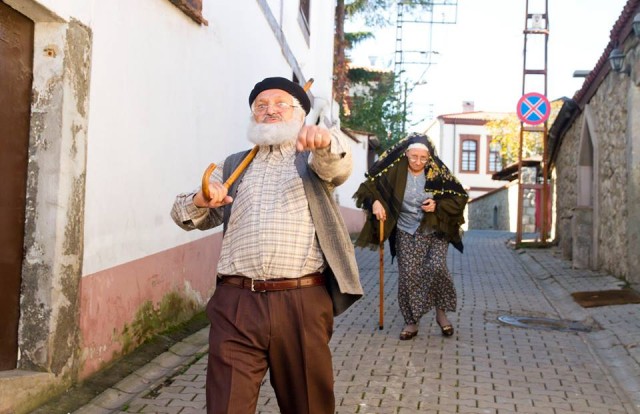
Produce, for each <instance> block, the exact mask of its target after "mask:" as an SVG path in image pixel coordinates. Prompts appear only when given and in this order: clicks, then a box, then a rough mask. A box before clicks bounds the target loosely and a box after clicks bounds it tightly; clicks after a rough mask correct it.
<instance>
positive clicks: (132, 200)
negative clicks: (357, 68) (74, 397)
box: [0, 0, 366, 412]
mask: <svg viewBox="0 0 640 414" xmlns="http://www.w3.org/2000/svg"><path fill="white" fill-rule="evenodd" d="M334 8H335V2H308V1H301V2H297V1H296V2H291V1H284V0H239V1H227V2H213V1H210V0H190V1H178V0H136V1H127V0H110V1H100V0H86V1H81V2H78V1H72V0H2V1H0V29H2V30H0V40H2V41H0V61H1V62H2V65H0V90H1V91H2V101H1V102H2V105H0V106H1V107H2V109H0V145H1V146H2V147H1V148H0V154H2V155H1V157H2V159H1V160H0V161H2V162H0V165H2V167H1V168H2V174H3V177H6V179H3V181H5V184H3V185H4V187H2V191H1V193H2V195H1V197H3V198H2V204H1V205H2V209H3V210H2V212H1V214H0V217H2V218H3V219H4V218H5V217H9V216H10V217H11V218H10V219H9V218H7V219H6V220H7V221H6V223H3V225H2V227H3V237H2V239H0V241H1V243H2V250H3V251H5V252H8V253H7V254H6V255H5V256H4V257H3V258H1V259H0V260H1V262H0V265H1V266H2V267H1V269H2V272H3V277H5V274H6V275H7V276H6V278H5V279H3V288H2V290H0V304H1V305H0V306H2V308H1V309H0V314H2V316H1V317H0V329H1V331H0V370H1V372H0V374H1V375H0V377H1V381H2V386H0V412H14V411H16V412H27V411H28V410H29V409H30V408H33V407H34V406H36V405H37V404H39V403H40V402H41V401H42V400H43V399H46V398H48V397H50V396H52V395H54V394H55V393H58V392H61V391H62V390H64V389H65V388H67V387H68V386H69V385H70V384H72V383H74V382H76V381H78V380H81V379H83V378H86V377H88V376H89V375H91V374H93V373H95V372H96V371H98V370H99V369H101V368H102V367H104V366H106V365H107V364H109V363H110V362H111V361H113V360H114V359H115V358H118V357H119V356H121V355H123V354H125V353H127V352H129V351H130V350H132V349H133V348H135V347H136V346H137V345H138V344H139V343H141V342H142V341H144V340H145V339H147V338H148V337H149V336H150V335H153V334H154V333H155V332H157V331H158V330H160V329H163V328H166V327H168V326H170V325H171V324H175V323H179V322H180V321H183V320H186V319H188V318H189V317H191V316H192V315H193V314H194V313H195V312H197V311H199V310H201V309H202V308H203V306H204V304H205V303H206V301H207V300H208V298H209V297H210V295H211V294H212V292H213V289H214V283H215V269H216V263H217V259H218V251H219V247H220V244H221V233H220V231H219V230H217V229H216V230H211V231H209V232H189V233H187V232H184V231H182V230H181V229H179V228H178V227H177V226H175V225H174V224H173V222H172V221H171V218H170V216H169V211H170V209H171V205H172V203H173V200H174V198H175V196H176V195H177V194H178V193H180V192H184V191H189V190H191V189H194V188H196V187H197V186H198V184H199V182H200V177H201V176H202V173H203V171H204V169H205V168H206V167H207V166H208V165H209V163H211V162H220V161H221V160H222V159H223V158H224V156H226V155H227V154H230V153H232V152H236V151H241V150H245V149H249V148H251V146H252V144H251V143H249V142H248V141H247V140H246V139H245V136H246V134H245V132H246V128H247V125H248V120H249V117H250V115H251V114H250V111H249V105H248V99H247V98H248V95H249V92H250V90H251V89H252V88H253V85H254V84H255V83H256V82H258V81H259V80H261V79H263V78H264V77H268V76H283V77H286V78H289V79H294V80H297V81H298V82H300V83H301V84H303V83H304V82H306V81H307V80H309V79H311V78H313V79H314V80H315V82H314V83H313V86H312V88H311V91H310V95H311V98H312V102H313V109H312V112H311V114H310V115H309V117H308V122H310V123H317V122H322V123H324V124H325V125H328V126H332V125H333V126H336V124H337V122H338V119H337V113H338V110H337V108H336V105H335V103H334V101H333V99H332V66H333V28H334V27H333V26H334V12H335V10H334ZM353 142H354V151H365V153H366V149H360V148H361V147H362V143H360V142H358V141H357V140H354V141H353ZM363 168H364V167H363ZM354 174H356V173H355V172H354ZM361 174H363V172H361V173H359V175H361ZM340 191H342V190H338V192H337V195H336V197H337V198H339V200H341V201H342V200H345V201H347V200H350V197H351V194H348V193H345V194H342V193H340ZM346 191H350V190H346ZM5 229H6V230H5ZM12 410H14V411H12Z"/></svg>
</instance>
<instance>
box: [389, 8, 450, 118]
mask: <svg viewBox="0 0 640 414" xmlns="http://www.w3.org/2000/svg"><path fill="white" fill-rule="evenodd" d="M457 13H458V0H400V1H398V3H397V17H396V44H395V48H396V49H395V58H394V70H393V71H394V74H395V90H396V93H397V94H398V96H403V97H404V99H403V100H404V106H405V114H406V104H407V103H406V101H407V96H408V94H409V93H410V92H411V91H412V90H413V88H414V87H415V86H417V85H420V84H423V83H425V79H424V78H425V75H426V72H427V70H428V69H429V67H430V66H431V65H432V64H433V55H434V54H437V53H438V52H435V51H434V50H432V37H433V36H432V34H433V25H434V24H455V23H456V21H457ZM407 27H411V28H416V27H420V30H419V31H418V33H419V35H418V39H411V40H417V43H418V45H417V46H416V47H412V48H411V49H407V48H406V42H404V36H405V28H407ZM423 28H424V29H423ZM410 67H411V69H413V68H415V69H416V70H415V71H414V72H411V73H410V70H409V69H410ZM403 130H404V127H403Z"/></svg>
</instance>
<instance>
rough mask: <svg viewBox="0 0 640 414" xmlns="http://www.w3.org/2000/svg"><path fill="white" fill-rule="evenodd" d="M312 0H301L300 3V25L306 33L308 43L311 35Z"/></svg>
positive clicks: (304, 33) (303, 32)
mask: <svg viewBox="0 0 640 414" xmlns="http://www.w3.org/2000/svg"><path fill="white" fill-rule="evenodd" d="M310 22H311V0H299V3H298V25H299V26H300V30H301V31H302V34H303V35H304V38H305V40H306V41H307V45H308V44H309V37H310V36H311V25H310Z"/></svg>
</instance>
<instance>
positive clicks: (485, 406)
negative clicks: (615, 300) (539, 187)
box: [76, 231, 640, 414]
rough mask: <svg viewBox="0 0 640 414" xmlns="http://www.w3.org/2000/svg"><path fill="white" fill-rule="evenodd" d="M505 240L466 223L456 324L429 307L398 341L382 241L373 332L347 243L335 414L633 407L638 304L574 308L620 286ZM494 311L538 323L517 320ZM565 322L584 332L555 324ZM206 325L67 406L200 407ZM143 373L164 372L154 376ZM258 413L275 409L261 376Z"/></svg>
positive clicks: (371, 310)
mask: <svg viewBox="0 0 640 414" xmlns="http://www.w3.org/2000/svg"><path fill="white" fill-rule="evenodd" d="M512 236H513V235H512V234H511V233H505V232H491V231H469V232H467V233H466V235H465V239H464V240H465V253H464V254H460V253H458V252H457V251H455V250H454V249H452V248H450V249H449V269H450V270H451V272H452V274H453V277H454V280H455V284H456V287H457V289H458V311H457V313H455V314H450V315H449V317H450V319H451V321H452V322H453V324H454V326H455V328H456V332H455V335H454V336H453V337H448V338H447V337H443V336H442V335H441V334H440V330H439V327H438V325H437V324H436V323H435V320H434V313H433V312H431V313H430V314H428V315H426V316H425V317H424V318H423V319H422V321H421V323H420V331H419V334H418V336H417V337H416V338H414V339H413V340H410V341H400V340H399V339H398V334H399V333H400V330H401V329H402V327H403V320H402V317H401V315H400V313H399V310H398V305H397V300H396V294H397V267H396V264H395V263H393V264H392V263H391V257H390V256H389V255H388V248H387V249H385V252H386V254H387V256H386V258H385V298H386V299H385V313H384V328H383V329H382V330H380V329H379V327H378V320H379V319H378V318H379V307H378V306H379V298H378V289H379V284H378V283H379V268H378V263H379V256H378V252H377V251H369V250H359V249H358V250H357V255H358V263H359V266H360V271H361V278H362V281H363V285H364V287H365V292H366V296H365V297H364V298H363V299H362V300H360V301H359V302H358V303H356V305H354V306H353V307H352V308H351V309H350V310H349V311H347V312H346V313H345V314H344V315H342V316H340V317H338V318H336V324H335V333H334V335H333V339H332V341H331V346H332V349H333V355H334V371H335V394H336V402H337V408H336V412H338V413H416V412H424V413H441V414H445V413H537V414H546V413H549V414H561V413H594V414H596V413H597V414H601V413H637V412H640V409H639V407H640V386H639V383H640V365H639V364H638V362H639V361H640V347H638V343H639V342H640V305H637V304H635V305H619V306H607V307H600V308H582V307H580V306H579V305H578V304H576V303H575V302H574V301H573V299H572V298H571V296H570V293H571V292H572V291H578V290H601V289H615V288H619V287H620V285H621V284H620V282H619V281H618V280H617V279H615V278H613V277H611V276H608V275H605V274H599V273H595V272H590V271H578V270H574V269H571V267H570V265H569V263H568V262H566V261H563V260H561V259H559V258H558V256H557V252H556V250H554V249H553V248H552V249H526V250H514V249H512V248H511V247H509V246H508V243H507V242H508V240H509V238H510V237H512ZM501 317H507V318H511V319H513V318H517V317H529V318H544V319H541V320H542V321H547V322H548V323H547V324H546V325H545V324H540V325H536V326H528V327H526V326H525V327H519V326H513V325H511V324H506V323H503V322H502V321H501V320H500V319H499V318H501ZM570 321H577V322H579V323H580V324H579V325H578V327H579V328H580V329H584V330H585V331H582V330H580V329H578V330H576V329H575V328H576V326H573V325H570V324H569V325H566V324H564V322H570ZM572 328H574V329H572ZM206 331H207V330H206V329H203V330H202V331H200V332H199V333H197V334H196V335H194V336H193V337H192V338H190V339H189V340H188V341H187V342H186V343H185V344H182V348H179V347H174V348H175V349H172V351H171V352H167V353H165V354H163V355H161V356H160V357H158V358H157V359H156V360H154V361H153V362H152V364H149V366H147V367H145V368H144V369H143V370H140V372H137V373H136V374H135V376H132V377H129V378H128V379H126V380H124V381H123V382H121V383H120V384H117V385H116V386H114V387H113V388H112V389H110V390H107V391H106V392H105V393H104V394H103V395H101V396H99V397H97V398H96V399H95V400H94V401H93V402H92V403H91V404H89V405H87V406H85V407H84V408H82V409H80V410H78V411H76V413H92V414H93V413H112V412H116V413H117V412H126V413H134V412H135V413H180V414H186V413H204V406H205V396H204V381H205V369H206V354H202V352H204V351H205V350H206V340H207V332H206ZM181 349H182V350H184V351H185V352H184V353H183V352H181V351H180V350H181ZM181 353H182V355H180V354H181ZM187 354H189V355H190V358H188V357H187ZM172 361H173V362H174V363H172ZM175 361H182V362H181V363H182V364H183V365H179V364H178V366H177V367H175V365H176V364H175ZM189 361H191V362H193V363H192V364H191V365H189V364H187V362H189ZM185 364H186V365H185ZM170 366H174V368H173V369H170V368H169V367H170ZM154 369H155V371H158V370H160V371H162V369H164V370H165V371H167V372H171V374H170V375H167V376H165V377H158V376H155V377H154V376H153V373H154ZM145 378H147V380H146V381H145V380H144V379H145ZM149 378H151V379H149ZM126 381H129V382H128V383H127V382H126ZM140 384H143V385H142V386H141V385H140ZM258 412H260V413H278V412H279V410H278V406H277V402H276V400H275V396H274V394H273V390H272V389H271V387H270V385H269V381H268V379H265V382H264V386H263V388H262V391H261V396H260V400H259V403H258Z"/></svg>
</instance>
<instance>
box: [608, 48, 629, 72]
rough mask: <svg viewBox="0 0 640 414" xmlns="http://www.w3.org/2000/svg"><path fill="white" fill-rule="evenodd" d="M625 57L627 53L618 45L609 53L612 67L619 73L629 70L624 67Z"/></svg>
mask: <svg viewBox="0 0 640 414" xmlns="http://www.w3.org/2000/svg"><path fill="white" fill-rule="evenodd" d="M624 57H625V54H624V53H622V51H621V50H620V49H618V48H617V47H616V48H614V49H613V50H612V51H611V53H610V54H609V64H610V65H611V69H613V70H614V71H615V72H618V73H627V70H625V69H624ZM627 75H628V73H627Z"/></svg>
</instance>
